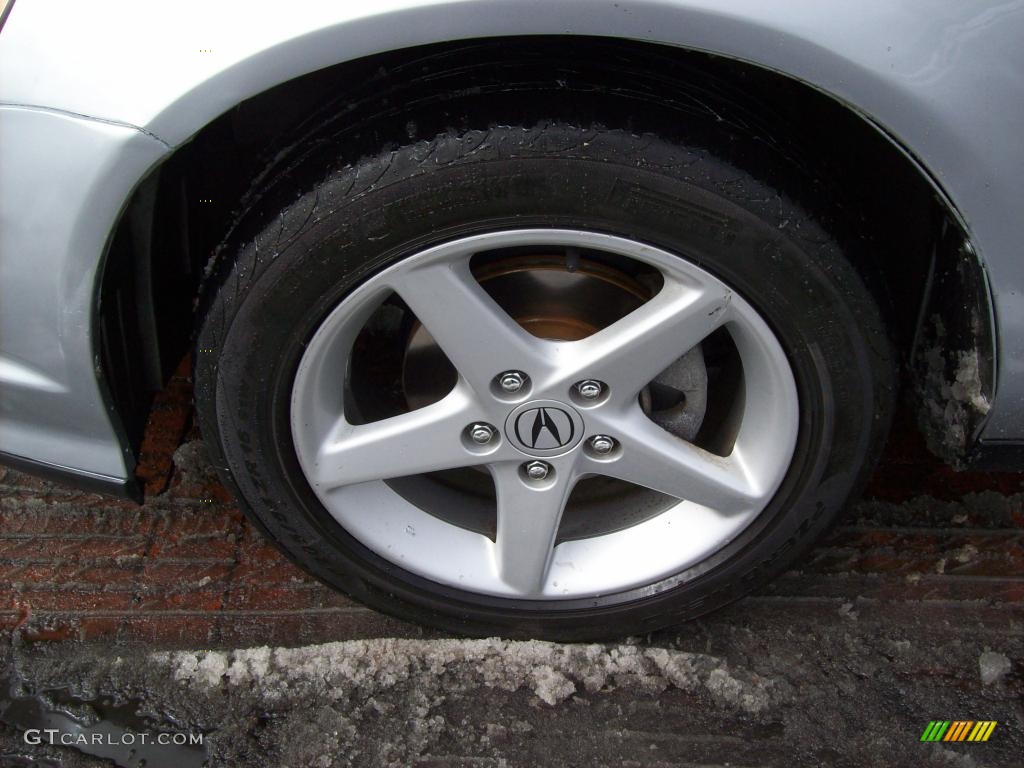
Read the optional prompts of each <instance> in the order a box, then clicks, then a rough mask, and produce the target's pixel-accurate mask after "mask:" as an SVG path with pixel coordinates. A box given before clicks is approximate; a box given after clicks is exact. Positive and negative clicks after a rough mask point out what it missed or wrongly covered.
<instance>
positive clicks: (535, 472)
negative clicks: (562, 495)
mask: <svg viewBox="0 0 1024 768" xmlns="http://www.w3.org/2000/svg"><path fill="white" fill-rule="evenodd" d="M524 469H525V470H526V476H527V477H528V478H530V479H531V480H543V479H544V478H545V477H547V476H548V473H549V472H550V471H551V467H550V466H549V465H548V464H546V463H545V462H543V461H531V462H529V463H528V464H527V465H526V466H525V467H524Z"/></svg>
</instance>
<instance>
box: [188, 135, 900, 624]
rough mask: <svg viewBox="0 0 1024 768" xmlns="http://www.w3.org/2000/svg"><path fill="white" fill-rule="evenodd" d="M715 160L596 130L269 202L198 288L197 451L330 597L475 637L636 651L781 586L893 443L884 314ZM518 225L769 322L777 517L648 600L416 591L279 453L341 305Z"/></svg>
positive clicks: (422, 153)
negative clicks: (708, 275)
mask: <svg viewBox="0 0 1024 768" xmlns="http://www.w3.org/2000/svg"><path fill="white" fill-rule="evenodd" d="M724 154H725V153H715V152H713V151H709V150H706V149H698V148H688V147H686V146H680V145H679V144H676V143H669V142H666V141H663V140H661V139H659V138H658V137H656V136H652V135H633V134H631V133H630V132H627V131H623V130H613V129H606V128H599V127H589V128H583V127H576V126H571V125H566V124H561V123H541V124H537V125H532V126H524V127H491V128H489V129H486V130H467V131H461V132H450V133H446V134H443V135H439V136H437V137H435V138H433V139H432V140H429V141H420V142H417V143H413V144H409V145H407V146H403V147H400V148H398V149H395V150H393V151H387V152H383V153H381V154H380V155H378V156H375V157H368V158H365V159H363V160H361V161H360V162H358V163H356V164H354V165H350V166H346V167H343V168H339V169H336V170H333V171H331V172H330V173H329V174H328V175H327V176H326V177H325V178H323V179H322V180H321V181H318V182H309V183H307V184H306V186H305V188H303V189H300V190H298V195H297V197H294V196H293V197H292V198H291V199H292V200H293V202H291V203H289V204H287V205H284V207H283V209H278V208H276V207H275V206H273V205H269V206H268V204H266V203H264V204H263V207H262V209H260V210H257V211H256V212H254V213H253V214H251V215H250V216H249V217H248V218H249V225H248V226H249V227H250V228H251V229H252V230H254V234H253V235H251V236H250V237H248V238H246V239H245V240H244V242H241V244H240V245H238V246H237V250H236V251H235V252H234V253H233V254H232V256H233V258H231V259H228V260H225V261H224V262H223V263H222V264H221V265H220V266H219V271H218V272H216V273H215V276H214V279H213V280H212V281H211V284H210V286H209V293H208V306H207V308H206V311H205V318H204V322H203V324H202V328H201V332H200V336H199V340H198V348H199V350H200V352H198V353H197V357H196V366H195V381H196V402H197V406H198V409H199V416H200V423H201V427H202V430H203V435H204V437H205V438H206V440H207V442H208V444H209V446H210V450H211V453H212V455H213V456H214V458H215V462H216V464H217V465H218V468H219V470H220V472H221V473H222V476H223V477H224V479H225V481H226V482H228V483H229V485H230V486H231V487H232V488H233V489H234V491H235V493H236V495H237V497H238V499H239V501H240V503H241V504H242V506H243V507H244V508H245V510H246V511H247V513H248V514H249V515H250V517H251V518H252V519H253V520H254V521H255V522H256V523H257V524H258V525H259V526H260V527H261V528H262V530H263V531H264V533H265V534H266V535H267V536H268V537H269V538H270V539H271V540H272V541H274V542H275V544H277V546H279V547H280V548H281V549H282V550H283V551H284V552H285V553H286V554H287V555H288V556H289V557H290V558H291V559H293V560H294V561H295V562H296V563H297V564H299V565H300V566H301V567H303V568H304V569H306V570H307V571H308V572H310V573H311V574H313V575H315V576H316V577H317V578H319V579H321V580H322V581H324V582H326V583H327V584H329V585H331V586H333V587H336V588H338V589H340V590H343V591H345V592H347V593H348V594H350V595H352V596H354V597H355V598H357V599H358V600H360V601H362V602H364V603H366V604H367V605H370V606H373V607H375V608H378V609H380V610H382V611H385V612H387V613H390V614H393V615H395V616H398V617H401V618H404V619H409V620H411V621H415V622H421V623H424V624H429V625H432V626H435V627H439V628H442V629H445V630H449V631H454V632H458V633H465V634H471V635H492V634H500V635H506V636H514V637H527V636H529V637H543V638H552V639H562V640H578V639H596V638H600V637H607V636H622V635H627V634H636V633H645V632H649V631H651V630H654V629H658V628H661V627H665V626H666V625H670V624H673V623H676V622H680V621H683V620H686V619H690V618H693V617H695V616H698V615H700V614H703V613H706V612H708V611H710V610H713V609H715V608H717V607H720V606H722V605H724V604H726V603H728V602H730V601H732V600H735V599H737V598H738V597H740V596H742V595H743V594H745V593H747V592H749V591H750V590H751V589H753V588H755V587H757V586H759V585H761V584H763V583H765V582H766V581H767V580H768V579H770V578H771V577H772V576H773V575H775V574H777V573H778V572H779V571H780V570H781V569H783V568H784V567H785V566H786V565H787V564H789V563H790V562H792V560H793V559H794V558H795V557H797V556H798V554H799V553H800V552H802V551H804V550H805V549H806V548H807V547H808V546H809V545H810V544H811V543H812V542H813V541H814V540H815V539H816V538H817V537H818V536H819V535H820V534H821V533H822V532H823V531H824V530H825V529H826V527H827V526H828V525H829V524H830V522H831V521H832V520H833V519H834V518H835V517H836V515H837V514H838V513H839V512H840V510H841V509H842V508H843V506H844V504H845V503H846V502H847V500H848V499H849V498H850V497H851V495H852V494H854V493H856V492H857V491H858V490H859V487H860V485H861V484H862V482H863V481H864V479H865V477H866V473H867V472H868V471H869V469H870V467H871V466H872V464H873V460H874V458H875V457H876V455H877V453H878V451H879V449H880V446H881V445H882V441H883V440H884V438H885V434H886V431H887V429H888V423H889V417H890V412H891V406H892V401H893V387H894V373H893V364H892V357H891V350H890V344H889V341H888V337H887V334H886V332H885V328H884V326H883V323H882V320H881V318H880V314H879V311H878V308H877V306H876V304H875V302H874V300H873V299H872V297H871V295H870V294H869V293H868V291H867V290H866V289H865V287H864V284H863V283H862V281H861V279H860V278H859V276H858V274H857V273H856V271H855V270H854V269H853V268H852V267H851V265H850V264H849V263H848V261H847V260H846V259H845V258H844V256H843V253H842V250H841V249H840V247H839V245H838V244H837V243H836V242H835V240H834V239H833V237H832V236H830V234H829V233H827V232H826V231H824V229H823V228H822V227H821V226H820V225H819V224H818V223H816V221H815V220H814V219H812V218H811V216H810V215H809V214H808V213H807V212H806V211H805V209H803V208H801V207H799V206H798V205H796V204H795V203H794V202H792V201H791V200H790V199H788V198H787V197H786V196H784V195H783V194H782V193H780V192H778V191H777V188H776V186H775V185H770V184H768V183H767V182H765V181H762V180H758V179H755V178H753V177H752V176H750V175H748V174H747V173H745V172H744V171H742V170H740V169H738V168H735V167H732V166H731V165H730V164H729V163H727V162H726V161H724V160H721V159H719V158H718V157H717V156H716V155H724ZM254 222H255V223H254ZM531 226H551V227H563V228H580V229H587V230H594V231H603V232H608V233H612V234H618V235H622V236H625V237H629V238H632V239H634V240H639V241H643V242H648V243H651V244H654V245H656V246H659V247H661V248H663V249H665V250H667V251H670V252H674V253H679V254H685V255H687V256H688V257H689V258H692V259H694V260H696V261H698V262H699V264H700V265H701V266H702V267H704V268H705V269H707V270H708V271H710V272H712V273H714V274H716V275H717V276H718V277H719V278H720V279H722V280H723V281H724V282H726V283H727V284H729V285H730V286H732V287H734V288H735V289H736V290H737V291H739V292H740V293H741V295H743V296H744V297H745V298H746V299H747V301H749V302H750V303H751V304H752V305H753V306H754V307H755V308H756V309H757V310H758V311H759V312H760V313H761V315H762V316H763V317H764V318H765V319H766V320H767V321H768V323H769V325H770V326H771V327H772V330H773V331H774V332H775V334H776V336H777V337H778V339H779V341H780V342H781V344H782V345H783V347H784V349H785V352H786V354H787V356H788V358H789V361H790V364H791V366H792V370H793V373H794V376H795V379H796V382H797V389H798V394H799V398H800V403H801V417H800V424H799V437H798V443H797V448H796V453H795V456H794V459H793V461H792V464H791V466H790V469H789V471H788V474H787V475H786V478H785V480H784V482H783V484H782V487H781V488H780V489H779V491H778V492H777V494H776V495H775V497H774V499H773V500H772V502H771V503H770V504H769V505H768V507H767V508H766V509H765V510H764V512H763V513H761V515H760V516H759V517H758V518H757V519H756V521H755V522H754V523H753V524H752V525H751V526H750V527H749V528H747V529H745V530H744V532H743V533H742V534H741V535H739V536H738V537H737V538H736V539H734V540H733V541H732V542H731V543H729V544H728V545H727V546H726V547H724V548H723V549H722V550H720V551H719V552H718V553H716V554H715V555H713V556H712V557H710V558H709V559H707V560H706V561H704V562H701V563H700V564H699V565H697V566H695V567H693V568H690V569H689V570H687V571H685V572H683V573H680V574H677V575H675V576H673V577H671V578H669V579H665V580H664V581H661V582H659V583H656V584H652V585H649V586H647V587H645V588H643V589H638V590H633V591H631V592H629V593H623V594H617V595H605V596H602V597H600V598H594V599H587V600H577V601H572V602H558V603H554V604H553V603H539V602H532V603H531V602H527V601H516V600H510V599H501V598H495V597H488V596H484V595H480V594H475V593H471V592H464V591H460V590H456V589H454V588H450V587H446V586H443V585H440V584H437V583H433V582H429V581H427V580H425V579H423V578H421V577H418V576H416V575H414V574H412V573H410V572H408V571H404V570H402V569H401V568H399V567H397V566H396V565H394V564H393V563H390V562H387V561H386V560H383V559H382V558H380V557H379V556H377V555H376V554H374V553H373V552H371V551H369V550H368V549H367V548H365V547H364V546H362V545H361V544H360V543H359V542H358V541H356V540H355V539H354V538H353V537H352V536H350V535H349V534H348V533H346V532H345V531H344V530H342V529H341V528H340V526H339V525H338V524H337V523H335V522H334V520H333V519H332V518H331V517H330V516H329V515H328V513H327V512H326V510H325V509H324V508H323V507H322V506H321V504H320V503H319V502H318V500H317V499H316V497H315V496H314V494H313V492H312V491H311V489H310V488H309V486H308V485H307V483H306V481H305V479H304V476H303V474H302V472H301V470H300V468H299V465H298V462H297V459H296V456H295V452H294V450H293V447H292V439H291V434H290V426H289V416H288V414H289V397H290V387H291V382H292V378H293V376H294V374H295V371H296V367H297V364H298V361H299V358H300V355H301V353H302V351H303V349H304V344H305V342H306V341H307V340H308V339H309V338H310V337H311V335H312V334H313V332H314V330H315V329H316V328H317V326H318V324H319V323H320V321H321V320H322V319H323V318H324V317H325V316H326V314H327V313H328V312H329V311H330V310H331V309H332V308H333V307H334V306H336V305H337V303H338V302H339V301H340V300H342V299H343V298H344V296H345V295H346V294H347V293H348V292H350V291H351V290H352V289H353V288H354V287H355V286H357V285H359V284H360V283H361V282H362V281H364V280H365V279H367V278H368V277H369V276H371V275H373V274H374V273H375V272H377V271H379V270H380V269H382V268H383V267H385V266H387V265H389V264H391V263H394V262H395V261H397V260H400V259H402V258H403V257H405V256H408V255H411V254H413V253H416V252H418V251H421V250H423V249H424V248H425V247H428V246H430V245H433V244H436V243H439V242H444V241H446V240H449V239H452V238H455V237H459V236H464V235H468V234H473V233H479V232H484V231H490V230H495V229H503V228H504V229H507V228H515V227H531ZM202 350H212V352H203V351H202Z"/></svg>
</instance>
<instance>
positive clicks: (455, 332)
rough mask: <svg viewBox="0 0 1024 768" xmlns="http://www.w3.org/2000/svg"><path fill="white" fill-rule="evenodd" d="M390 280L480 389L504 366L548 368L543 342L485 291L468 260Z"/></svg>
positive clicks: (533, 371)
mask: <svg viewBox="0 0 1024 768" xmlns="http://www.w3.org/2000/svg"><path fill="white" fill-rule="evenodd" d="M389 282H390V284H391V287H392V288H393V289H394V291H395V292H396V293H398V295H399V296H401V297H402V299H403V300H404V301H405V303H406V304H408V305H409V308H410V309H411V310H412V311H413V313H414V314H415V315H416V317H417V318H418V319H419V321H420V322H421V323H423V325H424V326H426V329H427V330H428V331H430V334H431V336H433V337H434V339H435V340H436V341H437V343H438V345H440V347H441V349H442V350H443V351H444V353H445V355H447V357H448V359H449V360H450V361H451V362H452V365H454V366H455V368H456V370H457V371H458V372H459V374H460V375H461V376H462V377H463V378H465V379H466V380H467V381H468V382H469V383H470V385H471V386H472V387H473V389H475V390H476V391H477V392H478V393H480V394H484V393H486V392H487V390H488V388H489V387H490V384H491V380H492V379H493V378H494V376H496V375H497V374H499V373H501V372H502V371H506V370H520V371H526V372H527V373H528V374H529V375H530V376H533V377H539V376H541V375H543V373H544V371H545V370H546V368H547V364H546V363H545V361H544V359H543V357H542V355H541V347H542V345H543V344H544V342H542V341H541V340H539V339H537V338H536V337H534V336H531V335H530V334H529V333H527V332H526V331H525V330H523V328H522V327H521V326H520V325H519V324H518V323H517V322H516V321H515V320H513V319H512V318H511V317H509V316H508V314H506V313H505V311H504V310H503V309H502V308H501V307H499V306H498V304H497V303H495V301H494V300H493V299H492V298H491V297H490V296H488V295H487V293H486V291H484V289H483V288H481V287H480V284H479V283H478V282H477V281H476V279H475V278H474V277H473V274H472V273H471V272H470V268H469V260H468V259H464V260H462V261H457V262H440V263H431V264H427V265H426V266H422V267H418V268H414V269H410V270H407V271H405V272H403V273H400V274H399V275H396V276H394V277H392V278H391V280H389Z"/></svg>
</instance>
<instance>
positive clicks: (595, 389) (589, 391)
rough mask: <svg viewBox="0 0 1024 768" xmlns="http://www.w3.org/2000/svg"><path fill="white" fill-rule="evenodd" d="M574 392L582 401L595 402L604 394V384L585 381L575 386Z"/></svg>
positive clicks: (589, 380) (591, 380) (592, 380)
mask: <svg viewBox="0 0 1024 768" xmlns="http://www.w3.org/2000/svg"><path fill="white" fill-rule="evenodd" d="M576 391H577V392H578V393H579V396H580V397H582V398H583V399H584V400H597V398H599V397H600V396H601V393H602V392H604V384H602V383H601V382H600V381H595V380H594V379H586V380H585V381H581V382H579V383H578V384H577V385H576Z"/></svg>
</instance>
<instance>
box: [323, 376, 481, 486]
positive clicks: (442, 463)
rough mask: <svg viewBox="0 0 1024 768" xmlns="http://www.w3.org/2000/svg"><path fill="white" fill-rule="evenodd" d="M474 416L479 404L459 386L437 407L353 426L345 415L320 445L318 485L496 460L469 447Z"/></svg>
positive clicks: (350, 482) (396, 475) (361, 481)
mask: <svg viewBox="0 0 1024 768" xmlns="http://www.w3.org/2000/svg"><path fill="white" fill-rule="evenodd" d="M474 413H475V408H474V406H473V401H472V400H471V399H470V398H469V397H468V396H467V394H466V393H465V391H464V390H462V389H460V388H458V387H456V389H455V390H453V391H452V393H451V394H449V395H448V396H447V397H445V398H444V399H443V400H440V401H438V402H436V403H434V404H433V405H428V406H426V407H425V408H420V409H419V410H415V411H410V412H409V413H403V414H401V415H399V416H393V417H391V418H388V419H382V420H380V421H375V422H371V423H369V424H358V425H353V424H349V423H348V422H347V421H346V420H345V419H344V417H342V418H340V419H339V420H338V422H337V423H336V424H335V425H334V427H333V428H332V429H331V430H330V431H329V432H328V434H327V436H326V438H325V439H324V441H323V442H322V443H321V445H320V450H319V451H318V455H317V468H316V473H315V478H314V483H315V484H316V485H318V486H320V488H321V489H322V490H330V489H331V488H337V487H339V486H343V485H353V484H355V483H364V482H366V481H368V480H387V479H390V478H394V477H404V476H407V475H416V474H421V473H424V472H434V471H437V470H440V469H452V468H454V467H466V466H473V465H477V464H483V463H484V462H486V461H493V459H494V456H493V455H490V456H484V455H479V454H476V453H472V452H470V451H468V450H466V448H465V447H464V445H463V442H462V432H463V430H464V429H465V427H466V426H467V424H469V423H470V422H471V421H473V417H474Z"/></svg>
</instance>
